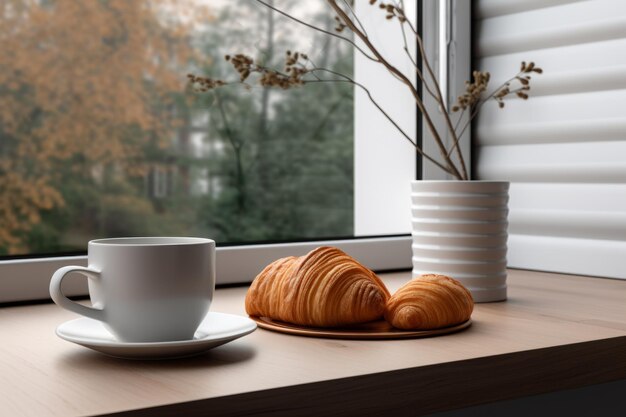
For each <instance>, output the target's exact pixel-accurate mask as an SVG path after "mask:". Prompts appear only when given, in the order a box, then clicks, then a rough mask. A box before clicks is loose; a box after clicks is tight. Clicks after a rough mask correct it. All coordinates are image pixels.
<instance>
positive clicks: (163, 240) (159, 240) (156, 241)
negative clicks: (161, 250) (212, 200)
mask: <svg viewBox="0 0 626 417" xmlns="http://www.w3.org/2000/svg"><path fill="white" fill-rule="evenodd" d="M205 244H215V241H214V240H213V239H207V238H203V237H184V236H181V237H179V236H137V237H113V238H105V239H94V240H90V241H89V245H97V246H114V247H124V246H127V247H142V246H181V245H205Z"/></svg>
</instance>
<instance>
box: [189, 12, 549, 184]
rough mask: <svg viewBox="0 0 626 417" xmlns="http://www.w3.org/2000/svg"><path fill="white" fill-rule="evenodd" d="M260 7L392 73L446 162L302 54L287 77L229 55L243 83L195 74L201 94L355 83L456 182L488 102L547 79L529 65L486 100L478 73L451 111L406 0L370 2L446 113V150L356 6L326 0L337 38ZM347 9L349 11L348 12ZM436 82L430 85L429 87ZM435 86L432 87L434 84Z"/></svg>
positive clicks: (290, 60)
mask: <svg viewBox="0 0 626 417" xmlns="http://www.w3.org/2000/svg"><path fill="white" fill-rule="evenodd" d="M256 1H257V2H258V3H260V4H262V5H264V6H265V7H268V8H269V9H271V10H273V11H275V12H277V13H279V14H281V15H283V16H285V17H287V18H289V19H291V20H293V21H295V22H297V23H299V24H301V25H303V26H306V27H308V28H311V29H313V30H316V31H318V32H321V33H324V34H326V35H329V36H333V37H335V38H338V39H341V40H342V41H344V42H347V43H349V44H350V45H352V46H353V47H354V48H355V49H356V50H357V51H358V52H359V53H361V54H362V55H363V56H365V57H366V58H368V59H369V60H371V61H373V62H376V63H378V64H380V65H382V66H384V67H385V69H386V70H387V72H388V73H389V74H390V75H392V76H393V77H395V78H396V79H398V80H399V81H400V82H401V83H402V84H404V85H405V87H406V88H408V90H409V92H410V93H411V95H412V96H413V98H414V101H415V103H416V105H417V107H418V109H419V110H420V112H421V114H422V116H423V118H424V122H425V124H426V126H427V128H428V129H429V131H430V133H431V134H432V138H433V140H434V141H435V143H436V144H437V147H438V148H439V152H440V154H441V161H439V160H437V158H434V157H432V156H431V155H428V154H426V153H425V152H424V151H423V149H422V148H421V147H420V146H418V145H417V143H416V141H415V140H413V139H412V138H411V136H409V135H408V134H407V133H406V132H405V131H404V130H403V129H402V128H401V127H400V126H399V124H398V123H397V122H396V121H395V120H394V118H393V117H392V115H390V114H389V113H388V112H387V111H386V110H385V109H384V108H383V107H382V106H381V105H380V104H379V103H378V102H377V101H376V100H375V99H374V97H373V95H372V94H371V92H370V90H369V89H368V88H367V87H366V86H365V85H363V84H361V83H359V82H357V81H356V80H354V79H353V78H351V77H349V76H347V75H345V74H342V73H340V72H337V71H334V70H331V69H329V68H320V67H317V66H316V65H315V64H314V63H313V61H312V60H311V59H310V58H309V57H308V56H307V54H304V53H301V52H294V53H292V52H291V51H287V52H286V54H285V67H284V70H283V71H280V70H277V69H274V68H270V67H267V66H265V65H263V64H260V63H258V62H255V60H254V59H253V58H251V57H249V56H246V55H244V54H235V55H226V57H225V59H226V60H227V61H228V62H230V64H231V65H232V66H233V67H234V69H235V71H236V72H237V73H238V74H239V80H238V81H224V80H219V79H213V78H210V77H202V76H196V75H193V74H189V75H188V77H189V81H190V83H191V84H192V85H193V86H194V87H195V88H196V91H199V92H206V91H209V90H213V89H216V88H221V87H224V86H226V85H232V84H242V85H244V86H245V87H246V88H249V87H250V84H248V82H247V80H248V78H249V77H250V76H251V75H252V74H256V75H258V83H259V84H260V85H261V86H262V87H278V88H282V89H290V88H294V87H298V86H302V85H305V84H312V83H349V84H352V85H354V86H355V87H359V88H361V89H362V90H363V91H364V92H365V94H366V95H367V97H368V99H369V100H370V101H371V102H372V104H373V105H374V106H375V107H376V108H377V109H378V110H379V111H380V112H381V114H382V115H383V116H384V117H385V118H386V119H387V120H388V121H389V122H390V123H391V124H392V125H393V126H394V127H395V128H396V129H397V130H398V132H400V134H401V135H402V136H403V137H404V138H405V139H406V140H407V141H409V142H410V143H411V145H413V146H414V147H415V149H416V151H417V152H418V153H419V154H420V155H422V156H423V157H424V158H425V159H427V160H428V161H430V162H432V163H433V164H435V165H436V166H437V167H438V168H440V169H441V170H443V171H444V172H446V173H448V174H450V175H452V176H453V177H455V178H456V179H459V180H468V179H469V175H468V171H467V167H466V165H465V160H464V158H463V154H462V152H461V150H460V148H459V146H458V145H459V142H460V140H461V138H462V137H463V134H464V133H465V131H466V129H467V128H468V127H469V126H470V123H471V122H472V120H474V118H475V117H476V116H477V114H478V112H479V110H480V109H481V108H482V106H483V104H484V103H485V102H487V101H488V100H491V99H493V100H496V101H497V102H498V105H499V107H500V108H503V107H504V106H505V102H504V99H505V98H506V97H507V96H510V95H512V94H515V95H516V96H518V97H519V98H522V99H524V100H525V99H528V91H529V90H530V79H531V77H530V73H536V74H541V73H542V70H541V68H538V67H536V66H535V64H534V63H533V62H530V63H528V64H526V63H525V62H522V65H521V68H520V71H519V72H518V73H517V74H516V75H515V76H513V77H512V78H511V79H509V80H507V81H506V82H504V83H503V84H502V85H501V86H499V87H498V88H496V89H495V90H494V91H493V92H492V93H491V94H489V95H487V96H486V97H484V94H485V92H486V91H487V86H488V84H489V79H490V74H489V73H488V72H480V71H474V73H473V81H472V82H469V81H467V82H466V90H465V92H464V93H463V94H462V95H460V96H459V97H458V98H457V101H456V103H455V104H454V105H453V106H452V108H451V109H449V108H448V106H447V103H446V100H445V99H444V97H443V94H442V91H441V87H440V85H439V82H438V80H437V77H436V76H435V74H434V71H433V69H432V66H431V65H430V62H429V61H428V59H427V57H426V55H425V50H424V44H423V41H422V38H421V37H420V35H419V33H418V32H417V30H416V29H415V27H414V26H413V24H412V23H411V21H410V20H409V19H407V17H406V15H405V12H404V3H403V1H402V0H399V2H397V1H394V3H393V4H391V3H383V2H379V1H378V0H369V4H370V5H372V6H377V7H378V8H380V9H382V10H383V11H384V12H385V13H386V16H385V18H386V19H387V20H397V21H398V22H399V24H400V27H401V30H402V37H403V50H404V52H405V53H406V55H407V57H408V59H409V60H410V61H411V63H412V64H413V67H414V69H415V73H416V75H417V76H418V78H419V80H420V82H421V83H422V86H423V89H424V90H425V91H426V92H427V93H428V94H430V95H431V96H432V97H433V98H434V99H435V101H436V102H437V104H438V106H439V107H440V108H441V113H443V115H442V117H443V119H444V121H445V125H446V131H447V132H448V133H449V135H450V136H451V138H452V141H453V144H452V146H451V147H450V149H446V146H445V144H444V142H443V139H442V137H443V136H442V134H440V132H439V131H438V130H437V128H436V126H435V124H434V121H433V117H432V115H431V114H429V112H428V110H427V109H426V107H425V105H424V102H423V101H422V98H421V96H420V94H419V92H418V90H417V88H416V87H415V85H414V84H413V82H412V81H411V79H409V77H408V76H407V75H406V74H404V73H403V72H402V71H400V70H399V69H398V67H396V66H394V65H393V64H391V63H390V62H389V60H387V59H386V58H385V57H384V56H383V54H382V53H381V52H380V50H379V49H377V48H376V46H375V45H374V44H373V42H372V40H371V39H370V38H369V36H368V34H367V32H366V29H365V26H364V25H363V23H362V22H361V20H360V19H359V17H358V16H357V14H356V12H355V10H354V9H353V8H352V6H351V4H350V1H348V0H341V2H342V4H343V7H342V6H340V5H339V3H338V0H326V2H327V4H328V5H329V6H330V9H331V10H332V11H333V12H334V13H335V14H336V16H335V22H336V27H335V31H336V32H337V33H333V32H330V31H328V30H325V29H322V28H319V27H317V26H315V25H312V24H310V23H306V22H304V21H302V20H300V19H298V18H296V17H294V16H292V15H290V14H288V13H286V12H284V11H282V10H280V9H279V8H277V7H275V6H273V5H271V4H268V3H266V2H265V1H263V0H256ZM344 7H345V9H344ZM405 25H406V27H407V28H408V30H409V33H412V34H413V36H414V37H415V41H416V43H417V46H418V49H419V55H420V56H419V60H421V63H422V66H423V67H424V68H425V70H426V71H425V72H426V73H427V74H428V77H429V78H430V80H427V79H426V77H425V74H424V72H423V71H422V69H421V67H420V65H418V62H420V61H419V60H418V57H416V58H413V55H412V54H411V53H410V51H409V48H408V42H407V37H406V32H405ZM344 31H350V32H352V34H353V35H354V36H356V37H357V38H358V39H359V40H360V41H361V43H362V45H364V46H360V45H358V44H357V43H356V42H355V41H354V40H352V39H350V38H348V37H345V36H341V35H339V34H338V33H341V32H344ZM321 74H327V75H331V76H333V77H334V78H331V79H328V78H322V77H320V75H321ZM429 81H430V82H429ZM514 82H517V83H519V86H518V87H517V88H513V87H512V85H513V84H512V83H514ZM431 83H432V84H431ZM459 111H460V114H459V119H458V120H457V121H456V123H455V124H454V125H453V123H452V117H451V113H455V112H459ZM466 112H469V116H468V118H467V120H466V121H465V123H464V125H463V126H462V127H461V129H460V130H459V126H460V124H461V121H462V120H463V116H464V115H465V114H466ZM455 151H456V159H458V164H459V166H457V165H456V163H455V162H454V161H453V160H452V154H453V153H454V152H455Z"/></svg>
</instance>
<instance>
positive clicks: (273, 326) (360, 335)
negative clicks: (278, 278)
mask: <svg viewBox="0 0 626 417" xmlns="http://www.w3.org/2000/svg"><path fill="white" fill-rule="evenodd" d="M250 318H251V319H252V320H254V321H256V323H257V324H258V326H259V327H260V328H262V329H266V330H272V331H274V332H280V333H286V334H293V335H296V336H306V337H324V338H329V339H361V340H377V339H413V338H417V337H430V336H439V335H443V334H448V333H454V332H458V331H460V330H463V329H466V328H468V327H469V326H470V325H471V324H472V320H471V319H470V320H468V321H466V322H463V323H461V324H457V325H455V326H450V327H443V328H441V329H434V330H400V329H396V328H395V327H393V326H392V325H391V324H389V323H387V322H386V321H384V320H379V321H372V322H369V323H363V324H359V325H355V326H350V327H345V328H339V327H337V328H319V327H305V326H298V325H295V324H291V323H285V322H282V321H278V320H272V319H270V318H268V317H253V316H250Z"/></svg>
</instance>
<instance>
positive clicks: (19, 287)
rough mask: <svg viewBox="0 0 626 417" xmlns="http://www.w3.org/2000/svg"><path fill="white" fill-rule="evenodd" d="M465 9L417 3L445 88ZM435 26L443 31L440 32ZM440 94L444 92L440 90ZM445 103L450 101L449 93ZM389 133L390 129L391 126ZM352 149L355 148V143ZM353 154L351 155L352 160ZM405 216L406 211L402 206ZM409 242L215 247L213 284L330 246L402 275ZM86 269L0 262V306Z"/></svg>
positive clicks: (40, 294)
mask: <svg viewBox="0 0 626 417" xmlns="http://www.w3.org/2000/svg"><path fill="white" fill-rule="evenodd" d="M469 3H470V2H466V1H464V0H442V1H440V2H421V1H418V2H417V15H418V16H417V17H418V24H417V27H418V28H421V33H422V37H423V39H424V43H425V49H426V55H427V56H428V59H429V60H430V62H431V63H433V66H434V67H435V73H437V74H439V73H444V74H445V72H447V73H448V77H447V78H448V79H447V80H446V81H447V83H446V84H449V85H451V86H459V85H463V82H464V81H465V80H466V79H468V76H469V72H470V63H471V62H470V56H471V54H470V49H469V47H468V48H466V54H460V55H458V56H456V58H455V59H454V60H443V61H444V62H446V61H447V62H448V68H447V71H440V69H439V65H440V62H441V60H440V59H439V57H440V56H441V54H448V52H449V46H450V44H451V43H453V42H458V41H459V40H461V41H466V40H467V42H469V39H470V25H471V6H470V5H469ZM441 13H444V14H446V16H447V17H446V18H444V19H439V18H433V17H436V16H440V14H441ZM420 15H421V16H420ZM441 24H443V25H444V26H446V27H440V25H441ZM441 31H444V32H441ZM440 33H446V34H447V35H446V36H445V37H443V38H442V39H447V42H445V43H446V45H442V44H441V43H440V42H439V40H440V38H441V37H440ZM446 91H448V92H449V91H450V90H449V89H448V88H447V87H446ZM448 98H449V99H450V94H449V93H448ZM424 100H425V104H426V105H427V106H428V108H430V109H436V108H437V107H436V105H434V104H433V102H432V100H430V99H429V98H428V97H424ZM433 106H434V107H433ZM434 111H436V110H434ZM415 114H416V118H417V123H416V125H417V126H416V136H417V137H418V139H421V138H422V137H423V138H424V139H423V140H422V141H420V143H423V147H424V149H425V151H426V152H428V153H430V154H433V155H436V154H437V152H433V151H432V150H431V149H430V146H431V145H432V146H434V144H433V143H432V142H433V141H432V140H429V139H428V137H427V132H421V126H422V124H423V123H421V117H420V116H419V112H418V111H417V108H416V113H415ZM390 128H391V129H393V128H392V127H391V126H390ZM468 130H470V129H468ZM355 146H359V145H358V144H357V143H356V141H355ZM461 148H462V151H463V152H464V155H465V156H466V160H468V161H469V160H470V159H469V151H470V140H469V134H468V136H467V137H464V138H463V141H462V145H461ZM356 154H357V153H356V149H355V157H356ZM355 163H356V161H355ZM414 163H415V167H416V169H415V173H416V177H418V176H420V175H419V174H421V178H422V179H446V178H445V176H442V174H441V172H440V171H439V170H438V169H437V167H435V166H434V165H432V164H422V163H421V161H420V158H419V157H418V154H417V153H415V161H414ZM377 169H378V170H381V169H382V170H384V169H385V166H377ZM355 180H356V178H355ZM406 188H407V202H408V200H409V195H408V193H409V191H408V190H409V188H408V186H407V187H406ZM355 209H356V207H355ZM407 210H409V208H408V203H407ZM411 241H412V239H411V235H410V234H406V235H401V236H383V237H367V236H365V237H355V238H352V239H337V240H317V241H309V242H294V243H274V244H252V245H239V246H222V247H220V246H218V247H217V249H216V267H217V277H218V278H217V284H218V285H234V284H246V283H249V282H251V281H252V280H253V279H254V277H255V276H256V274H258V272H259V271H260V270H261V269H262V268H263V267H264V266H266V265H267V264H268V263H270V262H271V261H273V260H275V259H277V258H280V257H284V256H290V255H302V254H305V253H306V252H308V251H310V250H311V249H313V248H315V247H317V246H322V245H329V246H336V247H338V248H340V249H342V250H344V251H345V252H346V253H348V254H350V255H351V256H353V257H355V258H357V259H359V260H360V261H361V262H363V263H364V264H365V265H366V266H368V267H369V268H371V269H373V270H375V271H390V270H407V269H410V268H411ZM86 264H87V256H86V255H80V256H59V257H46V258H28V259H10V260H3V261H0V304H6V303H14V302H26V301H32V300H46V299H49V298H50V296H49V290H48V286H49V281H50V277H51V276H52V273H53V272H54V271H55V270H57V269H58V268H60V267H62V266H66V265H83V266H86ZM63 290H64V293H65V294H66V295H68V296H85V295H87V294H88V288H87V280H86V279H84V278H83V277H70V278H69V279H66V280H65V283H64V287H63Z"/></svg>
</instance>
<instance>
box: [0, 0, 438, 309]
mask: <svg viewBox="0 0 626 417" xmlns="http://www.w3.org/2000/svg"><path fill="white" fill-rule="evenodd" d="M275 3H276V5H278V6H280V7H283V6H284V7H286V8H287V9H288V10H289V11H290V13H293V14H294V15H297V16H299V17H301V18H302V19H303V20H306V21H309V22H314V23H315V24H317V25H318V26H321V27H325V28H328V29H331V30H332V27H333V19H332V17H333V16H332V15H330V14H329V13H328V9H327V8H326V7H325V5H324V2H306V4H305V3H295V2H288V1H284V0H282V1H279V0H275ZM417 3H419V2H415V3H413V2H407V5H408V6H409V8H410V7H414V8H415V7H417ZM355 7H357V8H358V9H359V10H358V12H359V13H362V15H363V16H364V17H363V18H364V20H367V22H366V24H367V25H368V26H369V27H371V28H372V29H371V33H370V36H372V38H373V39H376V40H377V41H379V42H381V43H383V44H384V43H385V42H388V43H389V44H390V45H395V44H394V43H397V42H399V41H400V36H401V33H400V31H399V30H397V31H396V30H395V29H396V28H392V29H389V28H390V25H389V24H388V23H389V22H386V21H385V19H384V15H383V14H381V13H377V12H376V10H374V12H371V9H373V8H371V7H369V6H368V5H367V4H366V2H357V3H356V6H355ZM427 7H431V8H432V7H433V6H432V5H431V6H427ZM408 11H409V12H410V13H411V15H417V14H418V11H417V10H415V9H413V10H411V9H408ZM0 12H1V13H2V14H1V15H0V19H2V25H0V27H1V28H2V29H0V35H1V36H2V37H3V42H2V43H1V44H0V49H4V50H3V51H2V52H3V53H2V55H1V56H3V57H5V62H4V63H2V64H0V97H3V99H2V100H1V101H0V136H1V143H0V184H2V185H1V186H0V190H1V192H2V193H4V195H3V196H1V197H2V199H3V201H10V204H6V203H5V205H2V206H0V251H1V252H2V254H4V255H25V256H28V257H29V258H28V259H11V260H6V261H3V262H2V264H0V302H3V301H10V300H19V299H29V298H46V297H47V282H48V279H49V277H50V274H51V272H52V271H53V270H54V269H56V268H58V267H59V266H60V265H64V264H71V263H77V262H84V261H85V259H84V255H81V254H77V256H73V255H74V253H76V252H77V251H78V252H81V251H84V248H85V243H86V242H87V241H88V240H90V239H92V238H96V237H104V236H122V235H124V236H132V235H200V236H208V237H212V238H215V239H216V240H217V241H218V244H221V245H220V247H219V248H218V270H219V271H220V272H219V273H218V275H219V276H220V282H241V281H249V280H251V279H252V278H253V277H254V275H255V274H256V272H258V270H259V268H260V267H261V266H262V265H265V264H267V263H268V262H269V261H270V260H272V259H275V258H277V257H279V256H286V255H289V254H294V253H297V252H302V251H306V250H308V249H309V248H311V247H314V246H317V245H319V244H320V243H319V240H326V241H327V242H326V243H330V244H336V245H338V246H341V247H342V248H344V249H345V250H347V251H348V252H350V253H352V254H353V255H354V256H357V257H358V258H359V259H363V260H364V261H365V262H366V263H367V264H368V265H369V266H370V267H372V268H376V269H393V268H403V267H409V266H410V243H409V242H410V239H409V237H408V236H406V237H405V236H395V235H405V234H407V233H408V232H409V231H410V223H409V215H410V213H409V198H408V190H409V184H408V183H409V181H410V180H411V179H413V178H415V175H416V170H417V168H416V155H415V152H414V150H413V149H412V148H411V147H410V146H407V145H406V144H405V143H403V142H402V140H401V139H399V137H398V134H397V133H396V132H395V131H394V129H393V127H392V126H390V125H389V124H388V123H386V122H385V120H383V119H382V118H381V117H380V115H379V114H377V113H376V111H375V110H373V108H372V106H371V104H370V103H369V102H367V100H366V98H365V97H364V95H363V94H362V92H359V91H357V92H355V91H353V89H352V88H349V86H337V85H318V86H307V87H305V88H302V89H301V90H298V91H288V92H283V91H277V90H271V91H270V90H262V89H259V88H256V87H253V88H251V89H250V91H247V92H246V91H244V90H243V89H241V88H236V87H235V88H230V87H229V88H227V89H223V90H220V91H219V92H218V93H216V94H204V95H199V94H192V93H191V92H190V91H188V90H187V89H186V87H185V83H186V77H185V75H186V73H188V72H196V73H211V74H213V75H219V76H224V77H226V75H225V74H226V72H227V71H228V63H227V62H225V61H224V60H222V59H221V57H222V56H223V55H225V54H226V53H232V52H243V53H248V54H251V55H255V56H257V57H263V58H265V59H267V60H274V61H275V62H278V61H280V59H281V57H282V53H283V51H285V50H287V49H294V50H295V49H299V50H306V51H307V52H308V53H309V54H310V55H311V56H313V57H314V58H315V59H316V60H318V61H319V62H318V65H319V64H320V63H322V64H324V65H325V66H327V67H331V68H335V69H339V70H341V71H343V72H348V73H350V72H354V76H355V77H356V78H357V79H358V80H360V81H362V82H365V83H368V84H372V85H373V84H374V83H372V82H371V81H372V80H377V82H376V86H375V89H378V90H377V91H373V92H374V93H375V94H380V96H381V97H380V102H381V103H382V104H384V105H386V106H389V107H390V108H391V109H392V110H391V111H393V112H395V113H396V114H400V115H401V117H400V119H401V120H400V122H401V123H402V124H403V126H404V127H405V128H406V129H407V130H408V131H413V132H417V130H418V125H419V124H418V123H417V118H416V112H415V106H414V103H413V102H412V100H411V99H410V97H404V96H402V94H403V93H404V91H403V90H402V88H401V86H399V85H398V84H396V81H395V80H394V79H393V78H391V79H390V77H389V76H388V75H386V74H384V73H382V74H381V73H380V68H375V67H374V66H372V65H371V63H366V62H364V61H363V60H362V59H361V58H359V57H358V56H355V53H354V51H353V49H352V48H351V47H349V45H348V44H345V43H342V42H340V41H339V40H337V39H334V38H329V37H327V36H324V35H322V34H319V33H317V32H315V31H311V30H308V29H305V28H303V27H302V26H300V25H298V24H296V23H293V22H290V21H289V20H287V19H285V18H283V17H281V16H278V15H277V14H276V13H270V12H269V11H268V9H267V8H264V7H261V6H259V5H258V4H257V3H255V2H250V1H243V0H242V1H211V2H206V1H201V0H188V1H186V2H176V1H171V2H168V1H165V2H163V1H152V0H132V1H119V2H116V1H111V2H74V1H72V0H57V1H54V2H50V1H43V0H41V1H33V2H30V3H27V4H26V3H10V4H7V5H4V6H3V10H1V11H0ZM431 12H432V11H431ZM434 12H435V13H438V11H437V10H435V11H434ZM424 20H425V21H426V19H424ZM137 22H141V23H140V24H137ZM428 22H429V23H427V25H428V27H429V28H430V29H431V30H432V31H433V33H435V32H434V31H435V30H437V25H435V24H433V23H432V22H431V20H430V19H428ZM428 36H430V35H428ZM383 49H384V50H386V51H387V50H388V52H389V53H394V49H397V48H394V47H389V48H383ZM429 50H430V51H431V52H432V53H433V54H437V53H438V49H437V43H436V42H434V43H432V45H430V46H429ZM395 53H398V54H400V55H401V54H402V51H401V50H399V51H396V52H395ZM9 57H10V58H9ZM393 59H398V60H399V59H401V56H396V57H393ZM406 69H407V70H409V71H410V68H409V67H407V68H406ZM416 135H417V133H416ZM420 174H421V173H420ZM11 193H12V194H11ZM383 196H384V198H383ZM382 235H386V236H389V235H392V236H391V237H386V238H384V237H383V238H380V237H375V236H382ZM352 237H358V238H360V239H355V240H334V239H337V238H352ZM328 239H331V240H330V242H328ZM309 240H313V242H306V241H309ZM274 241H281V242H282V241H285V242H288V241H289V242H291V241H300V242H299V243H290V244H289V245H270V244H266V242H274ZM241 243H246V245H244V246H230V245H232V244H241ZM42 254H52V255H57V256H56V257H53V258H36V259H31V258H32V257H33V256H34V257H37V256H41V255H42ZM58 255H66V256H65V257H59V256H58ZM68 255H69V256H68ZM242 257H245V260H246V262H245V265H242V264H244V263H243V262H241V259H242ZM231 265H238V267H239V269H237V270H235V269H234V267H232V268H231ZM241 268H244V269H243V270H242V269H241ZM68 284H69V287H70V288H68V291H67V292H68V294H72V293H76V292H78V293H80V292H84V288H85V287H84V282H76V283H73V282H72V281H71V280H70V281H69V282H68ZM73 285H75V286H73Z"/></svg>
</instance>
